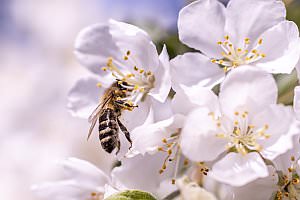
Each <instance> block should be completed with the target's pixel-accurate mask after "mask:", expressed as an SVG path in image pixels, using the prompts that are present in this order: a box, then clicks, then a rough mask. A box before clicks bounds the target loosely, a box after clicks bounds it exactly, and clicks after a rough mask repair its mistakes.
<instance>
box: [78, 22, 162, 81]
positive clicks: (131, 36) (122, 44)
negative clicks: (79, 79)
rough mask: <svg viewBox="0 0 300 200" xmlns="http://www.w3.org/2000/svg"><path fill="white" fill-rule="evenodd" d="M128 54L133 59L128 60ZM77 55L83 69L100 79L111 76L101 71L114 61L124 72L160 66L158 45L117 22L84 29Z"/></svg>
mask: <svg viewBox="0 0 300 200" xmlns="http://www.w3.org/2000/svg"><path fill="white" fill-rule="evenodd" d="M127 51H130V56H129V59H128V60H125V59H124V56H125V55H126V54H127ZM75 55H76V56H77V58H78V60H79V62H80V63H81V64H82V65H84V66H86V67H87V68H88V69H89V70H91V71H92V72H94V73H96V74H98V75H100V76H103V75H107V73H103V71H102V70H101V67H104V66H106V64H107V61H108V58H110V57H112V58H113V59H114V61H116V62H118V63H119V64H120V66H119V67H121V68H126V69H127V68H128V66H130V67H132V69H130V70H133V67H134V66H137V67H139V68H143V69H144V70H147V71H148V70H150V69H152V68H154V69H155V68H156V67H158V64H159V61H158V55H157V52H156V48H155V45H154V44H153V43H152V41H151V39H150V37H149V36H148V34H147V33H146V32H145V31H143V30H141V29H139V28H137V27H136V26H133V25H130V24H126V23H122V22H118V21H114V20H109V22H108V23H106V24H95V25H92V26H89V27H87V28H85V29H83V30H82V31H81V32H80V33H79V34H78V37H77V39H76V42H75ZM131 57H134V59H131ZM127 70H128V69H127Z"/></svg>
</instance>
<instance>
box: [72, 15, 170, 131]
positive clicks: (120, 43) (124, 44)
mask: <svg viewBox="0 0 300 200" xmlns="http://www.w3.org/2000/svg"><path fill="white" fill-rule="evenodd" d="M75 55H76V56H77V58H78V60H79V61H80V62H81V63H82V64H83V65H84V66H86V67H87V68H88V69H89V70H90V71H91V72H93V73H94V74H95V75H96V76H94V77H90V78H88V79H83V80H80V81H78V82H77V84H76V86H75V87H74V88H73V89H72V90H71V92H70V95H69V104H68V107H69V108H70V110H71V112H72V114H73V115H75V116H79V117H87V116H88V115H89V114H91V111H92V108H95V107H96V106H97V104H98V101H99V96H101V94H103V92H104V91H105V88H108V87H109V86H110V85H111V84H112V83H113V82H116V81H118V80H123V81H125V82H126V83H127V84H128V85H126V86H125V87H127V88H129V89H132V92H130V94H129V95H128V97H126V98H123V99H122V100H123V101H126V102H127V103H128V104H130V105H133V106H138V108H135V109H133V111H131V112H124V119H125V121H127V120H128V121H130V122H129V123H133V124H132V125H128V126H129V127H128V128H129V129H132V128H134V127H136V126H138V125H141V124H142V123H144V122H145V120H146V118H147V116H148V114H149V111H150V110H151V106H152V105H153V104H155V103H156V102H160V103H164V102H165V101H166V99H167V96H168V94H169V91H170V88H171V80H170V74H169V56H168V53H167V50H166V47H164V48H163V50H162V52H161V54H160V55H158V54H157V50H156V48H155V45H154V44H153V42H152V41H151V39H150V37H149V36H148V34H147V33H146V32H144V31H143V30H141V29H139V28H137V27H135V26H133V25H130V24H126V23H122V22H118V21H114V20H109V22H108V23H106V24H95V25H92V26H90V27H87V28H85V29H83V30H82V31H81V32H80V33H79V35H78V37H77V39H76V43H75ZM97 83H98V84H97ZM99 83H101V85H102V88H100V89H99V88H97V87H96V86H97V85H98V86H99V85H100V84H99ZM125 123H126V122H125ZM126 124H127V123H126Z"/></svg>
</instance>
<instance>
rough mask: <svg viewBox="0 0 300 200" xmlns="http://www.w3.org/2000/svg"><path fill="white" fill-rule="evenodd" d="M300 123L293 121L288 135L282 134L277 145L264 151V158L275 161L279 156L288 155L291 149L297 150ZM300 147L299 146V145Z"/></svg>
mask: <svg viewBox="0 0 300 200" xmlns="http://www.w3.org/2000/svg"><path fill="white" fill-rule="evenodd" d="M299 135H300V123H299V121H297V120H292V121H291V126H290V128H289V130H288V131H287V133H286V134H282V135H281V137H280V138H279V139H278V140H277V141H276V143H275V144H273V145H272V146H269V147H268V148H266V149H264V150H263V151H262V152H261V154H262V156H263V157H265V158H267V159H269V160H273V159H275V158H276V157H277V156H279V155H281V154H284V153H286V152H287V151H288V150H289V149H292V148H295V146H294V143H295V141H299V139H298V137H299ZM297 145H298V144H297Z"/></svg>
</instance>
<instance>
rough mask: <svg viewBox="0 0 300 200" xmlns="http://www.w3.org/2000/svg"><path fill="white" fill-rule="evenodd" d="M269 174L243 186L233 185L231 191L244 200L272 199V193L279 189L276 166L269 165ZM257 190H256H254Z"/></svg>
mask: <svg viewBox="0 0 300 200" xmlns="http://www.w3.org/2000/svg"><path fill="white" fill-rule="evenodd" d="M268 169H269V174H270V175H269V176H268V177H265V178H259V179H257V180H255V181H252V182H250V183H248V184H246V185H244V186H242V187H231V191H232V193H233V194H234V197H235V198H236V199H243V200H253V199H255V200H266V199H270V197H271V196H272V193H273V192H274V191H277V190H278V186H277V181H278V179H277V175H275V170H274V168H271V167H268ZM254 191H255V192H254Z"/></svg>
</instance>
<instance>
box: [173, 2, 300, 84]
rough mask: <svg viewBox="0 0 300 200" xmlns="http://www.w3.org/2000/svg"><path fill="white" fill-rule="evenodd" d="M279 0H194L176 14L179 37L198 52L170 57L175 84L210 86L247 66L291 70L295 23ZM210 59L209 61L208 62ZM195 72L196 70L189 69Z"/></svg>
mask: <svg viewBox="0 0 300 200" xmlns="http://www.w3.org/2000/svg"><path fill="white" fill-rule="evenodd" d="M285 16H286V10H285V7H284V4H283V2H281V1H275V0H269V1H261V0H251V1H249V0H231V1H229V3H228V5H227V6H226V7H225V6H224V5H223V4H222V3H220V2H219V1H217V0H198V1H195V2H193V3H191V4H190V5H188V6H186V7H185V8H183V9H182V10H181V11H180V13H179V19H178V29H179V38H180V40H181V41H182V42H183V43H185V44H187V45H188V46H190V47H192V48H195V49H197V50H200V51H201V52H202V53H203V54H200V53H186V54H184V55H181V56H178V57H176V58H175V59H173V60H172V61H171V62H172V79H173V82H174V87H175V89H176V87H179V86H180V85H187V86H191V85H197V84H200V85H202V86H212V85H214V84H216V83H218V82H220V81H221V79H222V77H223V76H224V72H222V70H221V69H220V68H219V65H221V66H222V67H223V69H224V70H225V72H227V71H229V70H231V69H233V68H236V67H238V66H241V65H251V66H255V67H257V68H260V69H262V70H264V71H267V72H270V73H290V72H291V71H292V70H293V68H294V67H295V65H296V63H297V61H298V59H299V53H300V45H299V32H298V28H297V26H296V24H295V23H293V22H291V21H287V20H285ZM210 62H211V63H210ZM190 72H195V73H190Z"/></svg>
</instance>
